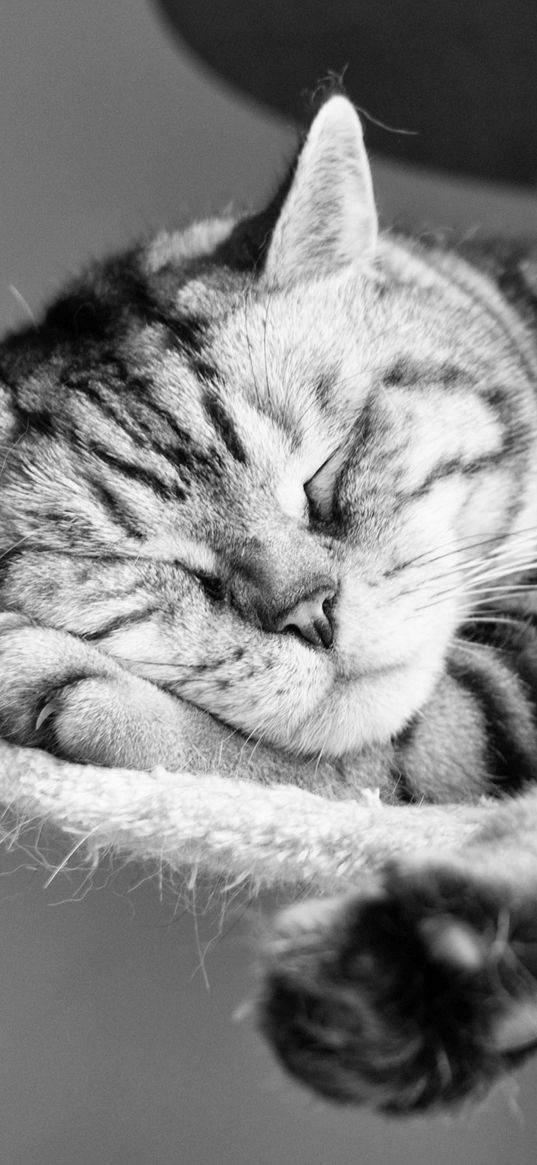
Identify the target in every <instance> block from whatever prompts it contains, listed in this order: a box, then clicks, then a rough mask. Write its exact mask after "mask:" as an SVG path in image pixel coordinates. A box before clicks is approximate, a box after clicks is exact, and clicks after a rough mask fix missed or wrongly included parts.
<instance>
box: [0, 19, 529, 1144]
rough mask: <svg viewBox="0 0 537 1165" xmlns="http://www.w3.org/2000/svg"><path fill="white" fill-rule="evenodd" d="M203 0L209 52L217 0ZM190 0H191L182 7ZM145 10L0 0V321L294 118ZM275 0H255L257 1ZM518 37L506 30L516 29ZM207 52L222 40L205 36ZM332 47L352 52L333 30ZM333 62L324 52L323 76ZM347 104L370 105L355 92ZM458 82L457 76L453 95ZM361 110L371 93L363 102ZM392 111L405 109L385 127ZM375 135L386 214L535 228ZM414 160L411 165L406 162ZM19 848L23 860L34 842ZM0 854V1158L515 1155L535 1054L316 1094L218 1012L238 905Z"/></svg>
mask: <svg viewBox="0 0 537 1165" xmlns="http://www.w3.org/2000/svg"><path fill="white" fill-rule="evenodd" d="M405 2H406V0H405ZM200 4H201V0H200ZM256 5H257V8H258V9H259V7H260V4H259V0H256ZM213 6H214V7H215V9H216V8H217V10H218V12H219V15H220V24H218V25H217V26H215V35H216V46H217V48H218V45H219V44H220V45H221V44H222V43H223V42H222V40H221V37H222V35H223V33H222V32H221V27H222V20H221V18H222V12H225V10H226V0H220V3H219V4H218V5H216V0H213ZM208 7H209V4H208V0H203V4H201V9H199V10H198V12H200V11H201V10H203V17H204V20H205V22H207V20H208V17H207V16H206V12H207V9H208ZM239 7H240V6H239ZM242 7H243V8H244V4H243V5H242ZM254 7H255V5H253V0H252V11H253V8H254ZM261 7H263V5H261ZM264 7H265V8H268V7H270V5H268V3H267V4H265V5H264ZM275 7H276V8H278V5H276V6H275ZM309 7H311V3H310V4H309ZM392 7H393V5H392ZM395 7H397V5H395ZM479 7H480V8H481V9H483V5H480V6H479ZM486 7H487V6H485V8H486ZM525 7H526V8H528V5H527V4H526V5H525ZM158 8H159V11H157V5H151V4H150V3H149V2H148V0H92V3H91V4H81V3H78V4H74V3H73V2H72V0H46V3H45V4H44V3H42V0H2V3H1V5H0V151H1V159H2V164H1V166H0V255H1V257H2V260H1V269H0V324H1V326H2V329H3V330H5V329H6V328H9V327H12V326H16V325H17V324H19V323H22V322H24V321H25V320H27V318H28V315H29V314H30V315H31V314H32V313H33V314H38V313H39V310H40V307H41V306H42V304H43V302H44V301H45V300H46V299H47V298H48V297H49V296H50V295H51V294H52V293H54V292H55V290H56V289H57V288H58V287H59V286H60V285H61V283H62V282H63V281H64V280H65V278H66V277H68V276H69V275H70V274H72V273H74V272H76V270H77V269H78V268H79V266H80V265H81V263H83V262H84V261H85V260H87V259H88V258H90V257H92V256H96V255H100V254H103V253H104V252H106V251H107V250H109V249H110V248H116V247H118V246H120V245H121V244H122V243H125V242H128V241H130V240H131V239H132V238H133V237H135V236H136V235H139V234H140V233H144V232H146V231H147V230H151V229H152V228H156V227H158V226H161V225H164V224H166V225H170V226H171V225H181V224H182V223H184V222H185V221H187V220H188V219H189V218H190V217H200V216H203V215H205V214H206V213H210V212H211V211H213V210H217V209H221V208H222V207H225V206H229V205H230V204H231V203H232V204H233V205H235V206H237V207H238V208H240V207H241V206H252V205H257V206H259V205H260V203H261V202H262V200H263V198H264V197H265V195H266V194H267V193H268V192H270V191H271V190H272V189H273V186H274V182H275V179H276V177H277V175H278V174H279V173H281V171H282V169H283V168H284V165H285V162H286V159H287V158H288V157H289V155H290V152H291V151H292V148H293V143H294V141H295V132H296V130H295V127H294V124H293V122H292V120H291V117H292V115H294V116H298V115H299V114H300V109H299V107H298V104H297V102H298V98H296V99H295V104H293V100H292V94H291V97H289V94H290V93H291V90H290V88H289V85H290V82H289V69H288V72H287V82H286V84H287V91H286V92H287V97H288V99H289V103H288V104H285V103H283V102H280V107H279V108H280V111H279V113H278V114H277V113H275V112H270V111H269V106H268V105H266V106H263V107H262V106H261V105H258V104H256V103H255V100H254V99H253V97H252V93H255V92H256V76H255V70H253V71H252V67H251V58H250V57H248V60H249V61H250V64H249V67H248V69H246V67H245V68H244V76H245V90H247V91H248V94H249V96H248V95H246V93H245V94H244V95H241V94H240V91H239V90H238V89H235V88H231V85H230V84H229V83H228V81H226V80H225V79H222V78H223V76H226V75H229V77H231V78H232V79H234V81H235V82H237V78H238V79H239V80H240V77H241V70H240V60H241V51H242V49H241V44H240V37H239V40H237V36H239V34H240V26H239V33H238V34H237V35H236V36H235V41H234V44H235V45H236V57H237V59H238V62H239V64H238V66H235V67H236V70H238V71H236V72H235V75H234V76H233V73H232V71H231V70H230V69H227V66H225V67H224V65H223V63H222V57H221V54H220V55H219V54H218V53H217V55H216V57H214V58H212V60H213V65H216V66H217V67H218V69H219V74H218V75H217V74H216V73H215V72H212V71H210V69H209V67H208V66H207V65H206V64H204V63H203V60H204V54H205V51H206V50H205V43H204V44H203V45H202V44H201V41H200V40H199V36H198V37H197V36H196V35H195V33H196V28H195V26H194V25H192V24H191V25H190V26H189V28H188V29H187V33H188V37H189V42H190V43H192V44H195V45H196V48H197V53H196V55H195V56H194V55H193V54H192V51H191V49H190V48H187V47H186V44H185V43H181V41H180V40H179V38H178V37H177V35H175V33H174V27H175V24H176V23H177V19H179V18H180V22H181V21H182V19H183V17H184V16H186V15H188V14H189V13H190V14H191V12H192V5H191V4H188V3H186V0H185V3H184V8H183V9H181V4H180V3H179V0H178V2H177V3H176V4H175V5H174V4H173V3H172V2H171V0H170V2H169V3H166V2H164V0H162V2H161V3H160V5H159V6H158ZM291 8H293V9H296V5H291ZM386 8H387V10H388V9H389V5H387V6H386ZM496 8H497V0H494V4H492V5H491V9H494V10H496ZM165 10H166V14H167V18H166V20H164V19H163V18H162V16H163V13H164V11H165ZM284 10H285V6H284V7H283V8H282V0H279V14H278V15H279V18H280V17H281V13H282V12H284ZM319 11H321V9H319ZM322 11H323V12H325V11H331V8H330V5H325V6H324V8H323V9H322ZM224 23H225V22H224ZM207 27H208V26H207V23H205V24H204V23H203V22H202V23H201V25H199V27H198V32H199V29H200V28H201V30H202V31H204V30H205V31H204V35H205V34H206V32H207ZM280 30H281V20H280ZM219 37H220V40H219V39H218V38H219ZM213 40H214V38H213ZM519 40H520V43H521V45H522V47H524V48H527V38H526V40H525V39H524V37H523V36H522V37H521V38H519ZM265 43H266V46H267V52H266V54H265V57H266V59H264V62H263V67H264V78H265V79H264V81H263V85H264V86H265V88H264V89H263V92H261V88H262V87H261V86H260V88H259V93H258V96H262V97H264V99H265V100H268V101H270V102H271V103H272V104H274V105H277V104H278V102H277V100H276V98H275V95H274V85H273V91H272V92H269V90H268V89H267V88H266V86H267V85H268V82H267V80H266V78H267V76H269V75H270V73H271V70H270V67H269V66H270V54H269V48H270V45H269V41H268V40H266V42H265ZM399 43H400V47H401V60H402V61H403V63H404V61H405V48H404V42H401V41H399ZM509 43H510V42H509ZM474 47H475V46H474ZM202 50H203V51H202ZM226 51H227V53H228V58H229V45H228V48H227V50H226ZM479 51H480V48H479V44H478V45H477V48H476V52H477V55H478V56H479ZM532 51H533V52H535V42H534V45H533V50H532ZM207 55H209V50H208V49H207ZM345 55H348V56H349V58H352V46H349V45H348V44H347V45H346V48H345ZM243 60H246V54H243ZM267 62H268V64H267ZM343 64H344V62H343V61H342V60H339V59H338V60H326V61H325V64H324V66H323V70H324V71H325V72H326V71H328V70H329V69H330V68H334V69H336V70H340V69H341V68H342V65H343ZM289 67H291V70H292V59H291V61H290V63H289ZM226 70H227V71H226ZM276 72H277V71H276V70H275V75H276ZM533 73H535V70H533ZM220 74H222V77H221V76H220ZM532 75H533V74H532ZM252 76H253V80H252ZM300 84H302V82H300ZM281 85H282V86H283V88H281V89H280V92H281V93H283V92H284V87H285V86H284V81H283V80H282V81H281ZM297 85H298V79H297ZM490 92H492V89H491V90H490ZM352 93H353V96H355V98H356V99H357V100H360V97H359V94H356V93H355V92H354V91H353V90H352ZM500 93H501V89H500ZM276 96H277V94H276ZM496 96H497V94H496ZM367 98H368V109H369V112H371V113H372V114H373V115H375V112H376V106H374V107H373V108H372V101H373V102H374V98H373V97H372V95H371V93H370V92H369V91H368V94H367ZM301 100H302V98H301ZM391 100H392V101H393V100H394V99H393V97H392V99H391ZM470 100H471V99H470V96H469V95H468V94H466V95H465V101H466V104H467V108H469V106H470ZM509 100H511V98H509ZM379 104H380V103H379ZM503 104H504V105H506V104H508V102H507V100H505V101H504V102H503ZM462 106H463V107H464V102H463V103H462ZM392 108H393V106H390V108H389V109H388V113H390V114H391V110H392ZM534 109H535V105H533V110H534ZM383 114H384V116H386V113H385V110H384V109H383V108H379V109H378V110H377V116H379V117H380V118H382V116H383ZM391 115H392V116H393V114H391ZM413 116H414V113H413V111H412V109H410V108H409V109H407V110H406V111H405V118H406V119H407V121H406V124H407V128H412V124H409V121H408V119H410V121H412V118H413ZM458 116H459V119H460V114H458ZM492 117H493V112H491V118H492ZM534 120H535V119H534ZM424 133H425V130H424ZM489 136H490V135H489ZM429 140H430V141H433V140H434V135H433V138H430V139H429ZM386 141H387V139H384V138H383V137H382V136H380V137H379V136H377V135H376V134H375V136H374V143H375V148H376V149H378V150H382V154H380V153H379V154H377V155H376V156H375V159H374V176H375V186H376V190H377V197H378V201H379V203H380V207H381V210H382V213H383V217H384V220H385V221H386V222H388V223H389V222H391V221H394V220H396V219H397V220H400V219H404V220H405V221H406V222H407V223H411V224H413V225H415V226H416V227H418V228H419V229H425V230H426V229H432V228H437V227H442V228H445V229H446V230H451V229H452V228H453V229H455V228H456V229H463V230H464V231H469V232H473V231H474V230H477V229H481V230H483V231H485V232H487V231H488V232H489V233H491V232H504V233H509V234H511V235H513V234H521V235H523V234H530V233H532V234H533V235H534V236H535V237H537V207H536V195H535V189H534V188H533V189H532V187H531V183H530V182H529V180H528V174H527V173H526V172H525V174H524V175H522V177H521V176H520V175H518V176H517V175H515V174H514V173H513V174H512V175H511V176H512V177H517V180H518V182H519V184H518V185H517V186H516V187H515V186H514V185H507V184H505V172H504V171H502V182H503V184H502V185H500V184H495V183H494V182H492V181H491V177H490V170H489V172H488V180H487V181H486V182H482V181H480V179H479V176H478V173H475V172H473V171H475V170H476V169H477V170H478V171H479V173H485V171H486V167H485V163H484V162H483V163H482V164H481V169H480V168H479V166H480V163H478V162H477V161H476V165H475V166H473V165H472V152H471V149H469V148H468V149H467V150H466V154H465V158H466V159H468V158H470V162H469V163H468V161H466V162H464V164H463V163H462V162H461V165H459V164H458V162H457V160H455V161H453V162H452V163H450V170H449V172H445V157H446V155H445V152H444V154H443V152H442V150H441V149H440V150H437V152H436V154H435V153H434V151H433V153H431V152H429V154H428V155H427V157H421V158H419V157H418V154H417V153H416V151H415V150H414V153H413V152H412V150H413V147H412V145H410V146H408V145H405V144H404V143H403V145H401V143H400V139H398V141H399V145H398V146H397V148H396V149H395V151H394V150H393V149H392V153H393V152H395V155H396V157H395V160H394V159H393V158H392V160H390V159H389V158H388V157H387V156H385V155H386V154H387V153H388V151H389V150H390V149H391V148H392V147H390V146H389V145H387V144H386ZM399 146H400V148H399ZM416 149H417V147H416ZM420 149H421V146H420ZM405 150H406V154H405ZM422 152H423V151H422ZM418 153H419V151H418ZM416 160H417V161H419V167H413V166H412V164H411V162H412V161H414V162H416ZM518 164H519V163H518V162H517V165H518ZM487 165H489V163H487ZM503 165H504V162H502V166H503ZM431 166H432V167H433V168H432V169H431V168H430V167H431ZM442 166H443V168H444V173H442V174H441V175H440V173H439V168H440V167H442ZM456 171H457V172H456ZM535 173H536V174H537V160H536V165H535ZM461 175H462V176H461ZM522 182H523V183H525V185H523V184H522ZM40 848H41V852H42V853H43V852H44V853H45V856H46V855H47V852H48V851H47V849H46V842H45V839H44V838H42V839H41V845H40ZM48 860H49V861H50V863H51V870H53V869H54V868H55V865H57V864H58V862H60V861H61V849H60V848H59V847H58V846H57V847H56V849H55V851H51V852H50V854H49V859H48ZM2 862H3V865H2V870H1V873H2V876H1V878H0V940H1V942H0V952H1V953H0V985H1V987H0V990H1V995H0V998H1V1006H0V1047H1V1049H2V1056H1V1060H0V1110H1V1112H2V1118H1V1120H0V1161H1V1162H2V1163H3V1162H5V1163H6V1165H73V1163H74V1162H76V1165H175V1163H179V1162H180V1163H181V1165H227V1163H230V1165H231V1163H232V1165H252V1162H255V1163H256V1165H280V1163H285V1162H293V1163H296V1165H321V1163H322V1165H324V1163H330V1165H351V1163H353V1162H363V1163H364V1165H392V1163H393V1165H401V1163H406V1162H408V1163H409V1165H410V1163H411V1165H431V1162H432V1161H434V1162H435V1165H448V1163H449V1165H453V1163H457V1165H458V1163H459V1162H460V1163H461V1165H462V1163H463V1162H464V1163H466V1162H471V1163H472V1165H481V1163H483V1165H496V1163H498V1165H500V1163H502V1165H503V1162H505V1161H509V1163H510V1165H529V1163H530V1162H533V1161H534V1159H535V1148H534V1146H535V1144H536V1141H537V1113H536V1105H535V1101H534V1096H535V1085H536V1083H537V1070H536V1069H531V1068H530V1069H528V1070H526V1072H525V1073H524V1074H523V1075H522V1076H521V1078H520V1086H519V1088H518V1089H513V1088H512V1087H511V1088H502V1089H500V1090H499V1091H498V1092H497V1093H496V1094H495V1095H494V1096H493V1097H492V1098H491V1099H489V1100H488V1101H487V1103H486V1104H485V1106H484V1107H481V1108H480V1109H479V1110H477V1111H472V1112H469V1113H467V1114H465V1115H463V1116H459V1117H457V1118H456V1119H454V1118H449V1119H448V1118H445V1117H443V1118H439V1117H436V1118H432V1119H427V1120H421V1121H410V1122H403V1123H400V1122H399V1123H394V1122H393V1121H392V1122H389V1121H385V1120H382V1119H380V1118H378V1117H375V1116H371V1115H369V1114H367V1113H363V1112H361V1111H349V1110H338V1109H334V1108H329V1107H328V1106H326V1105H322V1104H320V1103H319V1102H317V1101H313V1100H312V1099H310V1098H309V1096H307V1095H306V1094H305V1093H304V1092H303V1091H302V1090H301V1089H299V1088H298V1087H297V1086H295V1085H293V1084H292V1083H290V1081H288V1080H287V1079H286V1078H284V1076H283V1075H282V1074H281V1073H280V1072H279V1069H278V1068H277V1067H276V1065H275V1064H274V1063H273V1061H272V1058H271V1056H270V1054H269V1052H268V1051H267V1050H266V1049H265V1048H264V1047H263V1045H262V1044H261V1041H260V1040H259V1039H258V1038H257V1037H256V1036H255V1034H254V1030H253V1025H252V1023H251V1020H249V1019H248V1018H247V1017H246V1018H244V1019H243V1020H242V1022H237V1021H236V1018H234V1016H236V1012H237V1009H240V1007H241V1005H242V1004H243V1002H244V1000H245V999H247V998H248V997H249V996H250V995H251V993H252V989H253V976H252V967H253V963H254V946H255V943H254V942H253V940H252V934H253V933H254V932H255V929H256V926H257V923H256V922H255V919H254V920H252V918H251V917H249V916H246V915H245V914H244V913H242V914H241V913H240V912H239V913H238V914H236V915H229V916H228V918H227V920H226V919H224V921H223V922H222V919H221V917H220V915H219V912H218V911H217V910H213V911H212V913H209V914H208V915H207V916H205V917H204V918H196V917H195V915H194V914H193V913H192V911H191V910H190V911H188V910H187V911H185V910H184V905H183V901H182V899H181V897H180V896H179V895H178V892H177V888H175V889H174V888H173V887H166V886H164V887H160V886H159V884H158V880H157V879H154V878H150V877H148V874H147V871H144V870H140V869H137V868H135V867H132V868H127V869H125V870H123V871H119V872H116V874H115V875H114V876H113V877H111V876H110V874H109V871H108V870H107V868H103V870H101V871H99V872H97V873H96V874H95V875H94V877H93V880H92V879H87V880H86V871H85V870H83V869H81V870H79V871H78V872H76V870H75V871H73V872H71V873H70V874H66V873H65V872H64V873H62V872H59V873H58V874H57V875H56V876H55V877H54V878H53V880H52V882H51V883H50V885H49V886H48V887H46V886H45V883H46V882H47V880H48V879H49V878H50V872H47V871H46V870H45V869H44V868H43V865H42V863H41V861H38V860H37V858H36V855H35V852H34V850H33V848H32V846H29V847H28V848H27V849H24V848H16V849H13V850H10V848H9V847H5V848H4V850H3V853H2ZM75 866H76V859H75ZM190 904H191V906H192V905H195V904H194V903H192V901H191V903H190Z"/></svg>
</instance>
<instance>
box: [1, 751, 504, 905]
mask: <svg viewBox="0 0 537 1165" xmlns="http://www.w3.org/2000/svg"><path fill="white" fill-rule="evenodd" d="M0 799H1V800H2V801H3V803H4V804H5V805H6V806H8V807H9V808H10V809H11V810H13V811H14V813H15V815H16V820H17V822H19V823H20V826H21V828H23V827H24V825H25V824H29V823H35V821H36V820H38V821H40V822H41V821H42V822H47V823H49V824H51V825H53V826H55V827H57V828H58V829H60V830H61V831H62V832H63V833H64V834H65V835H66V836H67V837H68V838H70V839H71V841H72V842H73V843H74V844H75V847H76V850H77V853H79V854H80V855H81V856H84V855H86V856H87V859H88V861H89V862H90V863H91V862H92V861H93V862H95V861H97V860H98V858H99V856H100V855H101V854H103V853H104V852H110V851H111V852H113V853H118V854H121V855H123V856H124V857H125V856H127V857H129V858H132V859H134V860H139V861H144V862H149V863H155V864H156V866H158V868H160V867H162V865H164V866H165V867H167V868H168V869H170V870H171V871H178V872H182V873H183V872H184V873H185V877H188V878H189V879H190V880H191V879H192V876H195V877H197V876H200V877H201V878H203V881H204V882H206V881H207V879H209V880H210V882H211V883H215V884H218V886H219V887H221V888H222V890H225V889H226V888H230V887H231V886H233V887H235V886H237V885H244V887H245V889H247V890H248V891H250V892H253V893H256V892H260V891H262V890H277V889H280V888H281V889H282V890H284V889H285V888H287V889H289V888H290V887H293V888H294V890H295V891H296V889H297V888H299V889H302V888H303V889H307V890H309V891H312V892H319V893H332V892H341V891H344V890H345V889H346V888H349V887H350V886H351V885H353V884H356V882H357V880H358V879H359V878H360V877H363V875H364V874H367V873H368V872H371V871H373V870H374V869H375V868H376V867H378V866H379V865H380V864H382V863H383V862H385V861H386V860H388V859H390V858H392V857H394V856H396V855H397V854H400V853H405V852H411V853H415V852H417V851H418V850H419V849H424V850H425V849H428V848H431V847H432V846H434V847H435V849H437V848H438V846H439V845H440V846H441V847H442V848H446V849H447V848H454V847H459V846H460V845H461V843H462V842H464V841H468V840H470V839H471V837H472V836H473V834H474V832H475V831H476V829H477V828H478V826H479V825H481V826H482V825H483V824H484V819H485V817H486V811H485V809H484V806H482V805H481V806H479V807H471V806H459V807H454V808H453V807H452V808H451V809H450V811H447V807H446V806H434V805H430V806H422V807H418V806H414V807H411V806H409V807H404V808H401V807H397V806H388V805H382V804H381V803H380V800H379V798H378V797H377V796H376V794H375V793H374V792H371V791H365V792H364V793H363V794H362V795H361V796H360V797H359V798H358V799H352V800H348V799H345V800H334V799H329V798H327V797H324V796H321V795H319V794H318V793H311V792H308V791H306V790H305V789H300V788H297V787H296V786H294V785H290V784H285V785H278V784H273V785H271V786H268V787H267V786H266V785H260V784H257V783H256V782H255V781H247V780H243V779H236V778H233V777H229V776H220V775H218V774H214V773H212V774H207V773H205V774H200V773H191V772H179V773H170V772H167V771H166V770H165V769H162V768H157V769H154V770H153V771H151V772H140V771H134V770H127V769H106V768H99V767H97V766H94V765H77V764H71V763H68V762H64V761H60V760H57V759H56V758H54V757H52V756H50V755H49V754H48V753H45V752H41V751H39V750H37V749H28V748H18V747H14V746H11V745H9V744H7V743H6V742H5V741H0Z"/></svg>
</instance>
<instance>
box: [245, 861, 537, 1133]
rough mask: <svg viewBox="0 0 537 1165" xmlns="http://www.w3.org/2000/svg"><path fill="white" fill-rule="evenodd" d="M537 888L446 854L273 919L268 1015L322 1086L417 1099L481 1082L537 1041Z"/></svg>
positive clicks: (404, 1101)
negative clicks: (531, 895) (453, 861)
mask: <svg viewBox="0 0 537 1165" xmlns="http://www.w3.org/2000/svg"><path fill="white" fill-rule="evenodd" d="M535 940H537V901H534V900H533V899H530V900H528V901H525V900H524V901H523V900H522V899H521V898H520V897H519V898H518V899H517V898H516V897H515V896H514V895H513V894H512V893H510V892H509V890H508V888H507V886H505V885H502V884H494V885H491V884H489V883H488V882H487V880H486V879H484V878H483V879H482V880H479V879H477V878H475V877H471V876H467V875H466V874H465V873H464V872H463V871H458V870H457V869H452V868H450V867H449V865H445V866H442V867H437V868H432V867H430V866H423V867H422V869H421V870H420V869H414V870H405V869H404V868H399V867H393V868H391V869H390V870H389V871H387V873H386V876H385V878H384V880H383V883H382V884H381V885H380V886H379V887H378V889H375V890H374V891H373V892H372V893H371V894H370V895H369V896H355V897H352V898H347V899H345V900H339V901H336V902H333V903H326V904H324V905H323V904H322V903H312V904H311V905H310V904H308V903H305V904H303V905H302V906H300V907H298V908H291V909H290V910H289V911H286V912H284V914H283V916H281V918H280V920H278V919H277V920H276V925H275V930H274V934H273V936H272V939H271V941H270V943H269V946H268V952H267V957H268V966H267V974H266V978H265V985H264V991H263V997H262V1000H261V1004H260V1016H261V1025H262V1028H263V1030H264V1031H265V1034H266V1035H267V1036H268V1038H269V1040H270V1042H271V1043H272V1045H273V1047H274V1049H275V1051H276V1053H277V1054H278V1056H279V1058H280V1059H281V1060H282V1062H283V1063H284V1065H285V1066H286V1067H287V1069H288V1070H289V1071H290V1072H291V1073H292V1074H293V1075H295V1076H296V1077H298V1078H299V1079H300V1080H301V1081H302V1082H304V1083H305V1084H307V1085H309V1086H310V1087H311V1088H313V1089H314V1090H315V1091H317V1092H318V1093H320V1094H322V1095H324V1096H326V1097H328V1098H330V1099H333V1100H339V1101H347V1102H354V1103H368V1104H370V1105H372V1106H374V1107H376V1108H378V1109H381V1110H382V1111H385V1112H398V1113H404V1112H412V1111H419V1110H423V1109H426V1108H430V1107H432V1106H434V1105H442V1104H453V1103H455V1102H457V1101H461V1100H462V1099H463V1098H464V1097H466V1096H468V1095H472V1094H473V1095H479V1094H480V1093H483V1092H484V1091H485V1090H486V1087H487V1086H488V1085H489V1084H490V1083H491V1082H492V1081H493V1080H494V1079H495V1078H496V1077H497V1076H498V1075H499V1074H501V1073H502V1072H504V1071H505V1070H506V1069H508V1068H509V1067H510V1066H512V1065H513V1064H515V1063H517V1062H518V1061H519V1060H520V1059H522V1058H523V1057H524V1056H525V1055H526V1054H527V1053H528V1051H529V1050H530V1049H531V1046H532V1044H534V1043H535V1042H537V982H536V979H535V977H534V974H533V971H534V970H537V967H534V968H533V969H532V953H533V951H534V950H535V949H537V948H536V947H535Z"/></svg>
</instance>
